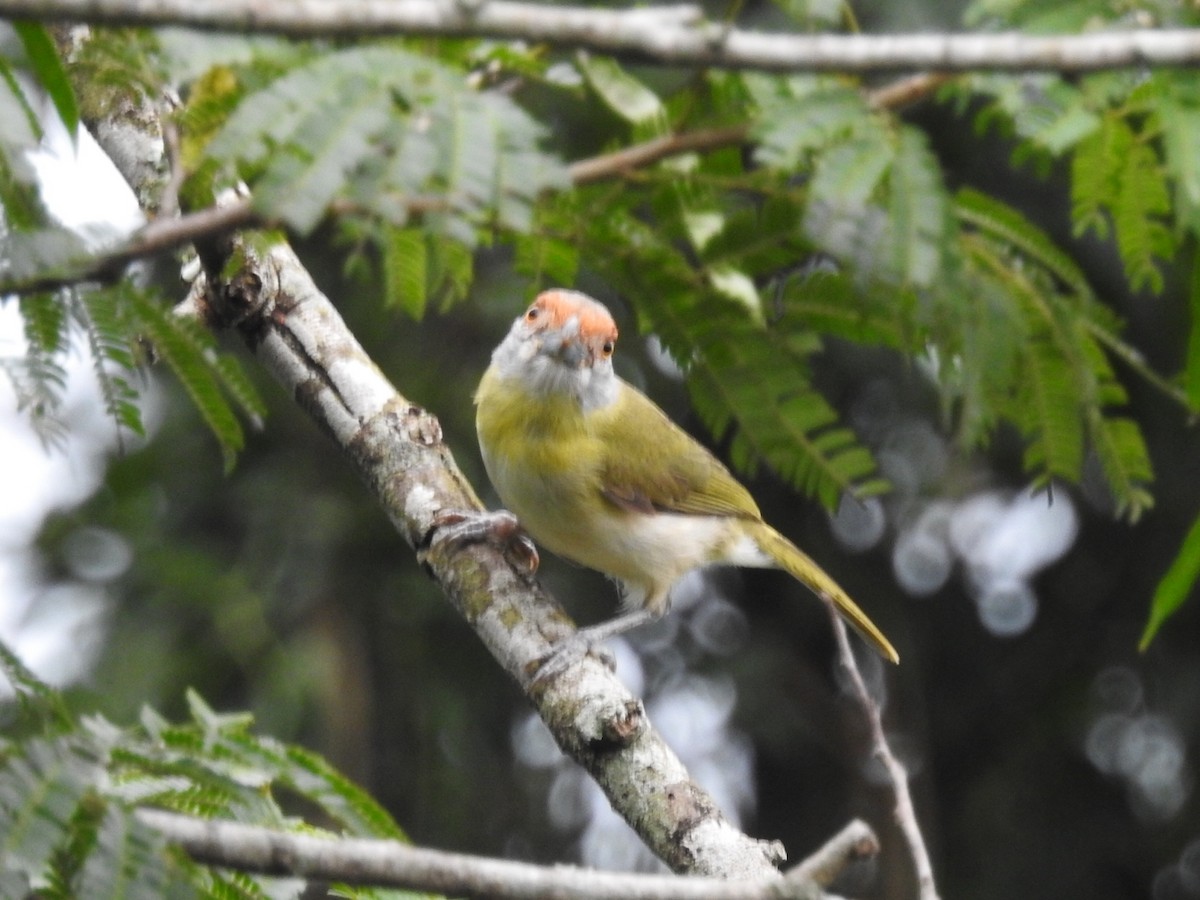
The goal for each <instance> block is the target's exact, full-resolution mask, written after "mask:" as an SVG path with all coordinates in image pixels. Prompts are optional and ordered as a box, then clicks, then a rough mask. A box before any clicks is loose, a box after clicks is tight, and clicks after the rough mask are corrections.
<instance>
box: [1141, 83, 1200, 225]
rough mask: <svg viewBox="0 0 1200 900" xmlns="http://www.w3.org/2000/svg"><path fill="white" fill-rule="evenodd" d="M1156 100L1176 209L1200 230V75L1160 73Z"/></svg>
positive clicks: (1157, 121)
mask: <svg viewBox="0 0 1200 900" xmlns="http://www.w3.org/2000/svg"><path fill="white" fill-rule="evenodd" d="M1154 83H1155V88H1156V90H1155V91H1154V94H1153V97H1152V101H1151V102H1152V103H1153V104H1154V111H1155V116H1154V118H1155V124H1156V125H1157V127H1158V129H1159V130H1160V132H1161V135H1162V148H1163V162H1164V168H1165V173H1166V175H1167V177H1168V178H1169V180H1170V182H1171V183H1172V184H1173V185H1174V188H1175V192H1174V193H1175V198H1174V213H1175V218H1176V220H1177V221H1178V222H1180V224H1181V225H1182V226H1183V227H1184V228H1186V229H1187V230H1189V231H1191V233H1192V234H1200V79H1197V78H1196V77H1195V73H1193V72H1187V71H1182V72H1172V73H1171V74H1170V77H1165V76H1163V75H1158V76H1156V77H1155V79H1154Z"/></svg>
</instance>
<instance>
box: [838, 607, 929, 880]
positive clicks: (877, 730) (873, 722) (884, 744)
mask: <svg viewBox="0 0 1200 900" xmlns="http://www.w3.org/2000/svg"><path fill="white" fill-rule="evenodd" d="M825 605H826V606H827V607H828V608H829V615H830V618H831V619H834V620H835V621H834V626H833V630H834V634H835V635H836V636H837V645H838V657H839V660H840V661H841V664H842V668H843V669H844V670H845V671H846V675H847V677H848V678H849V680H850V687H851V689H852V690H853V692H854V696H855V699H857V700H858V702H859V704H860V705H861V706H862V709H863V713H864V715H866V718H867V727H868V730H869V732H870V735H871V749H872V752H873V754H874V756H875V758H876V759H877V760H879V762H880V764H881V765H882V766H883V768H884V771H885V772H887V775H888V779H889V780H890V781H891V782H892V794H893V796H895V798H896V806H895V809H894V810H893V816H894V817H895V820H896V824H897V825H898V826H899V827H900V831H901V833H902V834H903V835H904V840H905V842H906V843H907V844H908V849H909V853H910V855H911V856H912V860H913V867H914V868H915V869H916V875H917V889H918V892H919V896H920V898H921V900H938V892H937V885H936V884H935V883H934V880H933V865H932V863H930V861H929V851H928V850H927V849H926V847H925V838H924V836H923V835H922V834H921V826H920V824H918V822H917V813H916V810H914V809H913V803H912V794H911V793H910V792H909V790H908V772H907V771H906V770H905V768H904V764H903V763H902V762H900V760H898V759H897V758H896V756H895V754H894V753H892V748H891V747H890V746H889V745H888V741H887V735H886V734H884V731H883V715H882V712H881V711H880V708H879V704H878V703H876V702H875V699H874V698H873V697H872V696H871V693H870V691H868V690H867V685H866V682H864V681H863V677H862V672H860V671H859V668H858V663H857V662H856V661H855V659H854V650H853V648H852V647H851V646H850V639H849V637H848V636H847V634H846V626H845V624H844V623H843V621H842V617H841V616H840V615H839V614H838V611H837V608H836V607H835V606H834V605H833V603H832V602H829V601H826V603H825Z"/></svg>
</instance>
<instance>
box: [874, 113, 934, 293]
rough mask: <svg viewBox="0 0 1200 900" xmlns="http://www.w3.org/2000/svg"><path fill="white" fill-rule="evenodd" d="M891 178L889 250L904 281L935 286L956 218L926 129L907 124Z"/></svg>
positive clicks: (894, 269)
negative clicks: (927, 137)
mask: <svg viewBox="0 0 1200 900" xmlns="http://www.w3.org/2000/svg"><path fill="white" fill-rule="evenodd" d="M888 180H889V202H888V228H887V233H886V237H885V247H884V249H883V253H884V254H885V258H886V259H888V260H889V261H890V268H891V270H892V271H893V272H894V273H895V275H896V277H897V279H898V280H899V281H900V282H901V283H904V284H914V285H918V286H929V285H931V284H933V282H934V281H935V279H937V277H938V276H939V275H940V274H941V272H942V253H943V250H944V248H945V247H946V245H947V243H948V240H947V239H948V237H949V235H950V234H951V223H950V218H949V208H950V205H949V201H948V198H947V196H946V189H945V186H944V185H943V184H942V176H941V168H940V167H939V166H938V163H937V160H936V159H935V158H934V156H933V153H932V152H931V151H930V149H929V144H928V140H927V139H926V138H925V136H924V134H923V133H922V132H920V131H918V130H917V129H915V128H911V127H904V128H902V129H901V131H900V135H899V142H898V144H897V146H896V156H895V160H894V161H893V163H892V168H891V172H890V174H889V178H888Z"/></svg>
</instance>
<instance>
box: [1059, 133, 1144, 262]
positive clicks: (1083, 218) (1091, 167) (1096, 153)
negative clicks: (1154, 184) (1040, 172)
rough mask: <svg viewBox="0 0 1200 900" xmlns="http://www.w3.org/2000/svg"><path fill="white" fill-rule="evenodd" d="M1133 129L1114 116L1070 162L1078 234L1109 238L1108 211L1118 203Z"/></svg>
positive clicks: (1075, 222)
mask: <svg viewBox="0 0 1200 900" xmlns="http://www.w3.org/2000/svg"><path fill="white" fill-rule="evenodd" d="M1133 142H1134V135H1133V129H1132V128H1130V127H1129V125H1128V123H1127V122H1125V120H1124V119H1122V118H1120V117H1119V116H1117V115H1115V114H1111V113H1110V114H1109V115H1107V116H1105V118H1104V120H1103V122H1102V123H1101V127H1100V128H1099V129H1098V130H1097V131H1096V132H1095V133H1093V134H1092V135H1091V136H1090V137H1089V138H1087V139H1086V140H1084V141H1082V142H1081V143H1080V144H1079V146H1078V148H1077V149H1076V151H1075V155H1074V156H1073V157H1072V158H1071V220H1072V221H1073V222H1074V229H1075V234H1076V235H1080V234H1084V233H1086V232H1088V231H1092V232H1094V233H1095V234H1096V236H1097V237H1099V238H1101V239H1103V238H1106V237H1107V236H1108V234H1109V220H1108V218H1107V215H1106V211H1107V210H1109V209H1111V208H1112V207H1113V206H1114V205H1115V204H1116V201H1117V195H1118V193H1119V191H1120V183H1121V178H1120V173H1121V165H1122V161H1123V160H1124V159H1125V157H1126V156H1128V154H1129V153H1130V152H1131V150H1132V148H1133Z"/></svg>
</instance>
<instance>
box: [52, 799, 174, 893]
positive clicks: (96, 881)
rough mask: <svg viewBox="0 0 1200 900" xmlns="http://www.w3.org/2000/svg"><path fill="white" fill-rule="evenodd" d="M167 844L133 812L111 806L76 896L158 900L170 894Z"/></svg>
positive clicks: (83, 868)
mask: <svg viewBox="0 0 1200 900" xmlns="http://www.w3.org/2000/svg"><path fill="white" fill-rule="evenodd" d="M163 845H164V841H163V839H162V837H161V836H160V835H159V834H158V833H157V832H155V831H154V830H152V829H151V828H150V827H149V826H147V825H145V824H143V823H142V822H141V821H140V820H139V819H138V818H137V817H136V816H134V815H133V814H132V813H131V812H130V811H129V810H127V809H121V808H119V807H114V806H109V807H108V808H107V809H106V810H105V811H104V816H103V819H102V820H101V822H100V827H99V829H98V831H97V833H96V836H95V845H94V847H93V848H92V849H91V852H89V853H88V854H87V855H86V857H85V860H86V861H85V862H84V865H83V867H82V869H81V871H80V872H79V877H78V880H77V882H76V885H75V891H74V896H76V897H79V898H81V900H83V898H87V900H158V898H161V897H163V896H165V895H166V894H167V886H168V884H169V883H170V881H171V878H170V873H169V872H168V870H167V868H166V867H165V866H164V865H163V860H162V853H163Z"/></svg>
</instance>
